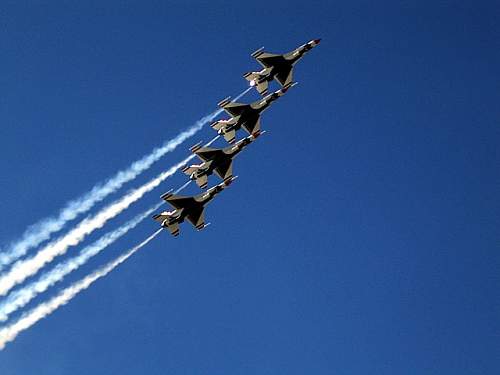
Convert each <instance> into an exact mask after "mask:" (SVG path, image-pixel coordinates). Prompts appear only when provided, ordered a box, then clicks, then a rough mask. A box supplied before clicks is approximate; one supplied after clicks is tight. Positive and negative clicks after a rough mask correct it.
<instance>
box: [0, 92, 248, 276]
mask: <svg viewBox="0 0 500 375" xmlns="http://www.w3.org/2000/svg"><path fill="white" fill-rule="evenodd" d="M250 89H251V88H248V89H246V90H245V91H243V92H242V93H241V94H239V95H238V96H237V97H236V98H235V99H234V100H238V99H239V98H241V97H242V96H243V95H245V94H246V93H248V92H249V91H250ZM221 112H222V109H218V110H216V111H214V112H212V113H210V114H209V115H207V116H205V117H203V118H201V119H200V120H198V121H196V123H195V124H194V125H193V126H191V127H190V128H188V129H187V130H185V131H183V132H182V133H180V134H179V135H178V136H177V137H175V138H173V139H171V140H169V141H166V142H164V143H163V145H161V146H160V147H157V148H155V149H154V150H153V151H152V152H151V153H149V154H148V155H145V156H143V157H142V158H141V159H139V160H137V161H135V162H134V163H132V164H131V165H130V166H129V167H127V168H125V169H123V170H121V171H119V172H118V173H117V174H116V175H114V176H113V177H112V178H110V179H109V180H107V181H106V182H104V183H99V184H97V185H95V186H94V187H93V188H92V190H90V191H89V192H88V193H86V194H84V195H83V196H81V197H79V198H77V199H74V200H72V201H70V202H68V203H67V204H66V205H65V206H64V207H63V208H62V209H61V210H60V211H59V213H58V214H57V215H56V216H55V217H49V218H46V219H44V220H42V221H40V222H38V223H36V224H34V225H32V226H30V227H29V228H28V229H27V230H26V231H25V232H24V234H23V235H22V236H21V239H19V240H17V241H14V242H13V243H12V244H10V245H9V246H8V247H7V248H6V249H2V250H0V271H1V270H2V269H3V268H4V267H5V266H6V265H8V264H11V263H12V262H14V261H15V260H17V259H19V258H20V257H22V256H23V255H25V254H26V253H27V252H28V250H29V249H31V248H33V247H36V246H38V245H39V244H41V243H42V242H43V241H45V240H48V239H49V238H50V236H51V234H52V233H55V232H58V231H59V230H61V229H62V228H63V227H64V226H65V225H66V223H67V222H69V221H71V220H73V219H75V218H76V217H77V216H79V215H81V214H83V213H85V212H87V211H89V210H90V209H91V208H92V207H93V206H94V205H95V204H96V203H98V202H100V201H102V200H103V199H104V198H106V197H107V196H108V195H110V194H111V193H113V192H115V191H117V190H118V189H119V188H121V187H122V186H123V185H124V184H125V183H127V182H129V181H131V180H133V179H134V178H136V177H137V176H138V175H139V174H140V173H142V172H144V171H145V170H146V169H148V168H149V167H150V166H151V165H152V164H153V163H155V162H156V161H158V160H159V159H160V158H161V157H162V156H163V155H165V154H166V153H168V152H171V151H173V150H175V148H176V147H177V146H179V145H180V144H181V143H183V142H184V141H185V140H186V139H188V138H190V137H192V136H193V135H195V134H196V133H197V132H198V131H199V130H200V129H201V128H202V127H203V126H204V125H205V124H206V123H208V122H210V121H212V120H213V119H215V118H216V117H217V116H218V115H219V114H220V113H221Z"/></svg>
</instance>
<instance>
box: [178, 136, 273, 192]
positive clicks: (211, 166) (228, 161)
mask: <svg viewBox="0 0 500 375" xmlns="http://www.w3.org/2000/svg"><path fill="white" fill-rule="evenodd" d="M262 133H264V132H262ZM262 133H261V132H260V131H257V132H255V133H254V134H251V135H249V136H248V137H246V138H243V139H242V140H241V141H238V142H237V143H235V144H234V145H230V146H227V147H225V148H211V147H201V146H200V144H199V143H198V144H196V145H194V146H193V147H191V149H190V150H191V151H192V152H193V153H194V154H195V155H196V156H197V157H198V158H199V159H200V160H201V161H202V163H201V164H193V165H190V166H187V165H186V166H185V167H184V168H183V169H182V172H184V173H185V174H186V175H188V176H189V179H190V180H194V181H196V184H197V185H198V186H199V187H201V188H202V189H205V188H206V187H207V184H208V176H210V175H211V174H212V173H214V172H215V174H217V176H219V177H220V178H222V179H223V180H227V179H229V178H231V177H232V176H233V159H234V158H235V157H236V155H238V154H239V153H240V152H241V151H243V149H244V148H245V147H246V146H248V145H249V144H250V143H252V142H253V141H255V139H256V138H257V137H258V136H259V135H260V134H262Z"/></svg>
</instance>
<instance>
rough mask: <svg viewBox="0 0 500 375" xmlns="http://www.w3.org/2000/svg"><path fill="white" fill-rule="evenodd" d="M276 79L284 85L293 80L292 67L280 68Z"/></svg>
mask: <svg viewBox="0 0 500 375" xmlns="http://www.w3.org/2000/svg"><path fill="white" fill-rule="evenodd" d="M275 77H276V80H277V81H278V82H279V83H280V84H281V85H282V86H285V85H287V84H289V83H291V82H292V79H293V74H292V67H289V68H285V69H280V71H279V72H278V73H277V74H276V76H275Z"/></svg>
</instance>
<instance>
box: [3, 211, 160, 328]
mask: <svg viewBox="0 0 500 375" xmlns="http://www.w3.org/2000/svg"><path fill="white" fill-rule="evenodd" d="M162 204H163V202H161V203H158V204H156V205H155V206H153V207H151V208H150V209H149V210H147V211H145V212H143V213H141V214H139V215H137V216H136V217H134V218H133V219H132V220H130V221H128V222H127V223H125V224H124V225H122V226H120V227H119V228H118V229H115V230H114V231H111V232H108V233H107V234H105V235H104V236H102V237H101V238H100V239H98V240H97V241H95V242H94V243H93V244H91V245H89V246H87V247H85V248H84V249H83V250H82V251H81V252H80V255H78V256H76V257H74V258H71V259H68V260H66V261H65V262H62V263H59V264H58V265H57V266H56V267H54V269H52V270H51V271H49V272H46V273H44V274H43V275H41V277H40V278H39V279H38V280H37V281H34V282H31V283H30V284H28V285H26V286H24V287H23V288H22V289H20V290H17V291H15V292H13V293H11V294H10V295H9V296H8V297H7V299H6V300H4V301H3V302H2V303H1V304H0V321H6V320H7V319H8V317H9V315H10V314H12V313H13V312H15V311H17V310H18V309H20V308H21V307H23V306H26V304H28V302H30V301H31V300H32V299H33V298H35V297H36V296H37V295H38V294H40V293H43V292H45V291H46V290H47V289H48V288H49V287H51V286H52V285H54V284H55V283H57V282H59V281H61V280H63V279H64V277H65V276H66V275H68V274H69V273H70V272H72V271H74V270H76V269H77V268H79V267H80V266H82V265H83V264H85V263H87V261H88V260H89V259H90V258H92V257H93V256H95V255H97V254H99V253H100V252H101V251H102V250H103V249H105V248H106V247H107V246H109V245H111V244H112V243H113V242H115V241H116V240H118V239H119V238H120V237H122V236H123V235H125V234H126V233H127V232H128V231H130V230H131V229H133V228H135V227H136V226H137V225H138V224H139V223H140V222H141V221H143V220H144V219H145V218H146V217H148V216H150V215H151V214H152V213H153V212H154V211H156V210H157V209H158V208H159V207H160V206H161V205H162Z"/></svg>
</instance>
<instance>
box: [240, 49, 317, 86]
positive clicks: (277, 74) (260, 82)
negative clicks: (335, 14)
mask: <svg viewBox="0 0 500 375" xmlns="http://www.w3.org/2000/svg"><path fill="white" fill-rule="evenodd" d="M320 41H321V39H313V40H311V41H310V42H307V43H306V44H303V45H301V46H300V47H299V48H297V49H295V50H293V51H292V52H289V53H285V54H284V55H276V54H272V53H267V52H264V47H262V48H260V49H258V50H257V51H255V52H254V53H252V57H254V58H255V59H256V60H257V61H258V62H259V64H260V65H262V66H263V67H264V69H262V70H261V71H260V72H248V73H245V74H244V75H243V77H245V79H246V80H247V81H250V86H255V88H256V89H257V91H258V92H259V94H261V95H266V94H267V88H268V85H269V82H271V81H272V80H273V79H274V78H276V80H277V81H278V82H279V83H280V84H281V86H285V85H286V84H288V83H291V82H292V80H293V78H292V73H293V67H294V65H295V64H296V63H297V61H299V60H300V59H301V58H302V56H304V54H305V53H306V52H308V51H310V50H311V49H313V48H314V47H316V46H317V45H318V44H319V42H320Z"/></svg>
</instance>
